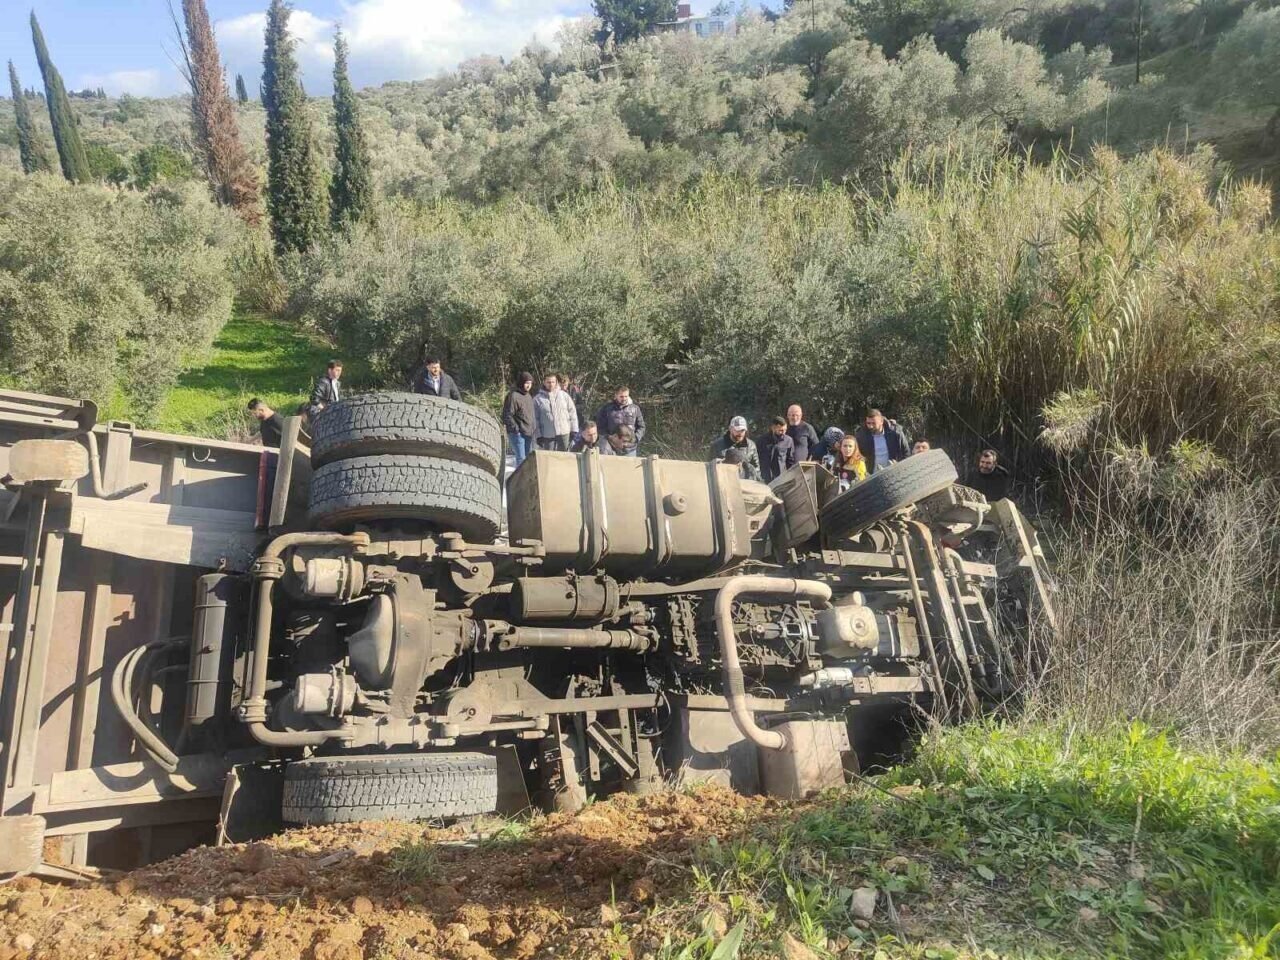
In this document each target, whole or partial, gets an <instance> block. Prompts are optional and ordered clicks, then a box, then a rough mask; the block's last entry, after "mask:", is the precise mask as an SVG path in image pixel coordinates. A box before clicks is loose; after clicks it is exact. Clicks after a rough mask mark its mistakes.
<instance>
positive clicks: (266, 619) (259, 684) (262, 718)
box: [240, 533, 369, 747]
mask: <svg viewBox="0 0 1280 960" xmlns="http://www.w3.org/2000/svg"><path fill="white" fill-rule="evenodd" d="M368 545H369V535H368V534H367V533H351V534H342V533H286V534H282V535H281V536H279V537H276V538H275V539H274V540H272V541H271V543H269V544H268V545H267V548H266V549H265V550H263V551H262V556H260V557H259V558H258V559H257V560H256V561H254V564H253V569H252V571H251V573H252V575H253V578H254V579H255V580H256V581H258V608H257V619H256V621H255V625H254V632H253V672H252V673H251V674H250V677H249V695H248V697H246V698H245V701H244V703H243V704H242V705H241V707H240V716H241V719H242V720H243V721H244V722H245V724H246V725H247V726H248V728H249V733H251V734H252V735H253V738H254V739H255V740H257V741H258V742H259V743H261V744H264V745H266V746H268V747H315V746H319V745H320V744H322V743H324V742H325V741H326V740H332V739H334V738H339V737H343V736H345V735H346V734H345V731H343V730H285V731H282V730H272V729H271V728H270V727H268V726H267V657H268V655H269V653H270V648H271V620H272V616H273V614H274V602H273V598H272V594H273V593H274V591H275V586H276V583H277V581H279V580H280V578H281V577H283V576H284V564H283V563H282V562H281V561H280V558H281V556H282V555H283V554H284V552H285V551H286V550H292V549H293V548H294V547H303V546H307V547H342V546H352V547H367V546H368Z"/></svg>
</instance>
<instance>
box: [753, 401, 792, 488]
mask: <svg viewBox="0 0 1280 960" xmlns="http://www.w3.org/2000/svg"><path fill="white" fill-rule="evenodd" d="M756 449H757V450H759V451H760V478H761V479H762V480H764V482H765V483H769V482H771V481H772V480H773V479H774V478H776V477H779V476H781V475H782V473H783V471H785V470H787V469H788V468H790V467H794V466H795V464H796V445H795V443H794V442H792V440H791V438H790V437H789V436H787V421H786V420H785V419H783V418H782V417H774V418H773V420H772V421H770V423H769V432H768V433H765V434H762V435H761V436H760V438H759V439H758V440H756Z"/></svg>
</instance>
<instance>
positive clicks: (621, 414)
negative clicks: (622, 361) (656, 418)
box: [596, 387, 645, 457]
mask: <svg viewBox="0 0 1280 960" xmlns="http://www.w3.org/2000/svg"><path fill="white" fill-rule="evenodd" d="M596 427H598V428H599V430H600V436H602V437H611V436H613V435H614V434H616V433H617V432H618V428H619V427H630V428H631V429H632V430H633V431H634V432H635V442H634V443H633V444H631V445H630V446H629V447H628V448H626V449H625V450H617V451H615V452H616V453H617V454H618V456H620V457H636V456H639V455H640V441H641V440H643V439H644V430H645V427H644V414H643V413H642V412H641V411H640V406H639V405H638V404H636V403H635V402H634V401H632V399H631V388H630V387H618V389H617V390H615V391H613V399H612V400H610V401H609V402H608V403H606V404H605V405H604V406H603V407H601V408H600V409H599V410H597V411H596Z"/></svg>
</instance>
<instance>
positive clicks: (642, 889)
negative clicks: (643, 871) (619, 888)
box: [627, 877, 653, 903]
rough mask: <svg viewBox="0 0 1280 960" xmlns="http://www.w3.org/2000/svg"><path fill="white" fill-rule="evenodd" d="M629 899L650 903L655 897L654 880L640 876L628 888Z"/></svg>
mask: <svg viewBox="0 0 1280 960" xmlns="http://www.w3.org/2000/svg"><path fill="white" fill-rule="evenodd" d="M627 899H628V900H634V901H635V902H636V903H648V902H649V901H651V900H652V899H653V881H652V880H650V879H649V878H648V877H639V878H637V879H636V880H633V881H632V882H631V886H630V887H628V888H627Z"/></svg>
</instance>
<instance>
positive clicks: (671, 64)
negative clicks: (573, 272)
mask: <svg viewBox="0 0 1280 960" xmlns="http://www.w3.org/2000/svg"><path fill="white" fill-rule="evenodd" d="M804 6H805V10H804V11H803V13H804V15H803V16H800V15H797V14H796V13H794V12H793V13H790V14H788V15H786V16H783V17H782V18H781V19H780V20H778V21H777V22H768V21H766V20H763V19H762V18H760V17H758V16H755V15H744V17H743V19H742V20H741V23H740V28H739V32H738V35H737V36H736V37H733V38H725V39H721V40H715V41H711V40H708V41H697V40H695V38H692V37H690V36H688V35H665V36H658V37H649V38H645V39H642V40H639V41H636V42H634V43H630V44H627V45H624V46H623V47H622V48H620V49H619V50H618V51H616V52H612V51H610V52H605V53H602V52H601V51H600V49H599V48H598V47H596V46H595V45H594V43H593V42H591V40H590V37H589V31H590V25H589V24H587V25H586V26H584V27H574V28H571V29H569V30H566V32H565V33H564V34H563V35H562V36H561V38H560V45H559V47H558V49H556V50H548V49H544V48H537V47H533V48H530V49H528V50H526V51H525V52H524V53H522V54H521V55H519V56H517V57H515V58H513V59H512V60H511V61H509V62H502V61H501V60H499V59H497V58H479V59H476V60H474V61H471V62H468V63H466V64H463V65H462V66H460V67H459V69H458V70H456V71H454V72H453V73H450V74H447V75H444V76H441V77H439V78H436V79H432V80H427V81H417V82H394V83H389V84H386V85H384V86H382V87H378V88H375V89H370V90H365V91H363V92H362V93H361V100H362V103H363V106H364V120H365V125H366V128H367V132H368V137H369V139H370V142H371V145H372V147H373V150H372V153H373V157H374V162H375V166H376V170H377V175H378V180H379V182H380V184H381V186H382V189H383V191H384V193H385V194H387V195H388V196H391V197H403V198H412V199H416V200H432V199H435V198H439V197H444V196H455V197H460V198H465V199H471V200H477V201H484V200H489V199H493V198H495V197H498V196H502V195H506V194H512V193H515V194H519V195H522V196H526V197H534V198H542V199H548V198H556V197H562V196H564V195H566V194H569V193H572V192H573V191H575V190H577V189H579V188H582V187H592V186H598V185H600V184H603V183H606V182H623V183H629V184H636V185H647V186H679V185H681V184H684V183H687V182H689V180H690V179H692V178H696V177H698V176H700V175H701V174H703V173H704V172H706V171H708V170H716V171H718V172H721V173H724V172H730V171H732V172H734V173H736V174H740V175H745V176H748V177H752V178H758V179H760V180H762V181H765V182H773V183H777V182H786V181H795V180H801V181H805V182H812V181H814V180H815V179H831V180H841V179H846V178H849V177H871V178H872V179H874V178H876V177H878V176H879V171H880V170H881V168H882V166H883V163H884V162H885V161H886V160H888V159H890V158H892V157H893V156H895V155H896V154H897V153H898V152H899V151H900V150H901V149H903V148H905V147H908V146H910V147H913V148H915V149H919V148H921V147H923V146H926V145H929V144H937V143H940V142H944V141H946V140H947V139H949V138H954V137H955V136H957V135H961V134H964V133H965V132H966V131H971V130H974V129H981V128H992V129H996V130H999V131H1000V132H1002V133H1007V134H1009V135H1011V136H1012V137H1014V138H1015V139H1016V140H1017V141H1018V142H1021V143H1027V142H1031V141H1034V142H1042V143H1061V144H1070V145H1071V147H1072V149H1073V150H1075V151H1076V152H1077V153H1078V154H1080V155H1084V154H1085V153H1087V151H1088V149H1089V147H1090V145H1092V144H1095V143H1104V144H1108V145H1110V146H1113V147H1116V148H1118V149H1120V150H1122V151H1124V152H1132V151H1135V150H1140V149H1145V148H1148V147H1150V146H1152V145H1156V144H1166V143H1167V144H1169V145H1173V146H1176V147H1178V148H1179V149H1184V148H1190V147H1194V146H1196V145H1198V144H1201V143H1208V144H1213V145H1216V146H1218V147H1219V150H1220V153H1221V155H1222V156H1223V157H1224V159H1227V160H1229V161H1230V162H1231V163H1232V164H1233V166H1234V167H1235V169H1236V170H1237V171H1238V172H1239V173H1240V174H1242V175H1248V176H1252V175H1259V176H1263V177H1266V178H1268V179H1274V178H1275V176H1276V161H1277V151H1278V150H1280V137H1277V135H1276V131H1275V130H1274V129H1273V130H1272V132H1271V133H1270V134H1268V133H1267V132H1266V131H1267V128H1268V123H1270V122H1272V120H1273V118H1274V117H1275V115H1276V111H1277V108H1280V91H1277V89H1276V88H1275V83H1274V81H1273V80H1272V79H1271V78H1272V77H1273V75H1274V70H1272V69H1270V67H1271V66H1272V64H1271V60H1272V58H1273V55H1274V52H1275V51H1276V50H1277V49H1280V47H1277V43H1278V42H1280V41H1278V39H1277V38H1280V14H1277V13H1276V12H1275V11H1274V10H1271V11H1267V10H1264V9H1262V8H1261V7H1259V8H1257V9H1256V10H1253V11H1252V12H1250V13H1248V14H1247V15H1246V14H1245V13H1244V11H1245V7H1244V5H1243V4H1241V3H1239V2H1236V0H1224V2H1223V3H1222V4H1221V5H1219V6H1218V7H1215V8H1214V10H1213V11H1212V16H1210V15H1209V14H1208V13H1206V12H1205V5H1196V6H1194V7H1191V6H1188V7H1185V8H1184V7H1180V6H1177V5H1174V4H1172V3H1166V4H1165V5H1163V6H1162V5H1160V4H1157V5H1156V6H1155V9H1154V10H1148V11H1147V16H1148V17H1149V18H1150V21H1149V26H1148V28H1147V34H1146V35H1145V38H1144V39H1145V50H1146V51H1147V52H1146V59H1145V62H1144V64H1143V73H1144V78H1143V81H1142V83H1141V84H1140V85H1137V86H1135V85H1134V83H1133V78H1134V62H1133V57H1134V53H1135V51H1134V50H1133V49H1132V47H1133V45H1132V30H1131V28H1130V27H1131V25H1129V24H1128V21H1127V20H1126V19H1125V17H1126V16H1127V14H1125V13H1124V11H1122V10H1121V9H1120V7H1121V6H1122V5H1117V4H1116V3H1112V2H1111V0H1093V2H1079V3H1075V4H1071V5H1066V6H1061V5H1057V4H1054V3H1047V2H1044V3H1038V4H1033V5H1031V6H1029V7H1018V8H1016V12H1015V13H1012V14H1011V13H1010V10H1009V9H1006V7H1007V5H1001V4H998V3H993V2H990V0H951V2H950V3H939V4H937V5H936V6H935V8H934V9H933V12H932V13H931V14H930V15H928V16H922V15H921V14H919V13H914V12H911V11H909V10H905V9H904V10H903V11H902V12H900V13H898V14H896V15H892V14H891V12H890V11H891V9H892V8H888V7H884V8H881V7H879V6H876V5H870V4H858V3H853V4H851V3H847V2H845V0H814V2H813V3H812V4H805V5H804ZM1086 17H1093V18H1094V20H1096V25H1094V26H1091V27H1089V28H1087V29H1086V27H1085V26H1083V25H1082V24H1085V23H1089V22H1091V21H1087V20H1085V19H1084V18H1086ZM1001 31H1002V34H1001ZM917 33H920V34H923V35H924V37H923V38H922V39H915V40H912V39H911V38H912V37H914V36H916V34H917ZM1001 35H1002V36H1003V39H998V38H1000V37H1001ZM1188 39H1189V40H1190V42H1188ZM908 41H910V42H908ZM1222 44H1225V46H1222V47H1221V49H1219V47H1220V45H1222ZM74 104H75V109H76V111H77V112H78V114H79V116H80V120H81V124H82V128H83V131H84V134H85V137H86V139H87V140H88V142H89V143H90V144H91V145H97V146H101V147H103V148H105V149H107V150H109V151H111V152H112V153H114V154H115V155H117V156H119V157H120V158H122V159H125V160H128V159H129V158H131V157H133V156H134V155H136V154H137V152H138V151H140V150H142V149H144V148H145V147H147V146H149V145H153V144H157V143H161V144H165V145H167V146H169V147H171V148H173V149H175V150H177V151H179V152H182V153H184V154H185V155H187V156H190V154H191V142H190V134H189V123H188V116H187V107H186V99H185V98H181V97H175V98H169V99H162V100H149V99H138V98H134V97H128V96H126V97H123V98H119V99H106V100H99V99H83V98H80V99H75V100H74ZM311 108H312V111H313V112H314V114H315V119H316V120H317V123H316V129H317V130H318V131H320V133H321V136H322V138H326V139H327V138H328V137H329V136H330V133H329V129H330V127H329V124H328V123H327V115H328V112H329V103H328V100H327V99H323V98H312V100H311ZM238 110H239V116H240V123H241V129H242V133H243V136H244V139H245V141H246V143H247V144H248V146H249V150H250V153H251V155H252V156H253V157H254V158H255V159H257V160H258V161H259V162H260V163H261V162H263V160H264V156H265V146H264V135H263V111H262V109H261V107H260V106H259V105H258V104H257V103H256V102H252V101H251V102H249V103H246V104H241V105H240V106H239V107H238ZM34 113H35V114H36V117H37V120H38V122H39V123H40V124H41V125H43V126H44V127H45V128H46V131H47V123H48V118H47V116H46V115H45V112H44V111H43V110H42V109H37V110H36V111H34ZM46 135H47V134H46ZM15 137H16V134H15V132H14V121H13V116H12V113H11V111H8V110H4V111H0V163H3V164H6V165H9V166H14V165H16V154H15V152H14V146H13V145H14V143H15V142H16V140H15ZM322 149H323V150H324V151H325V152H326V153H327V152H328V149H329V147H328V144H327V142H326V143H325V144H323V145H322Z"/></svg>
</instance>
